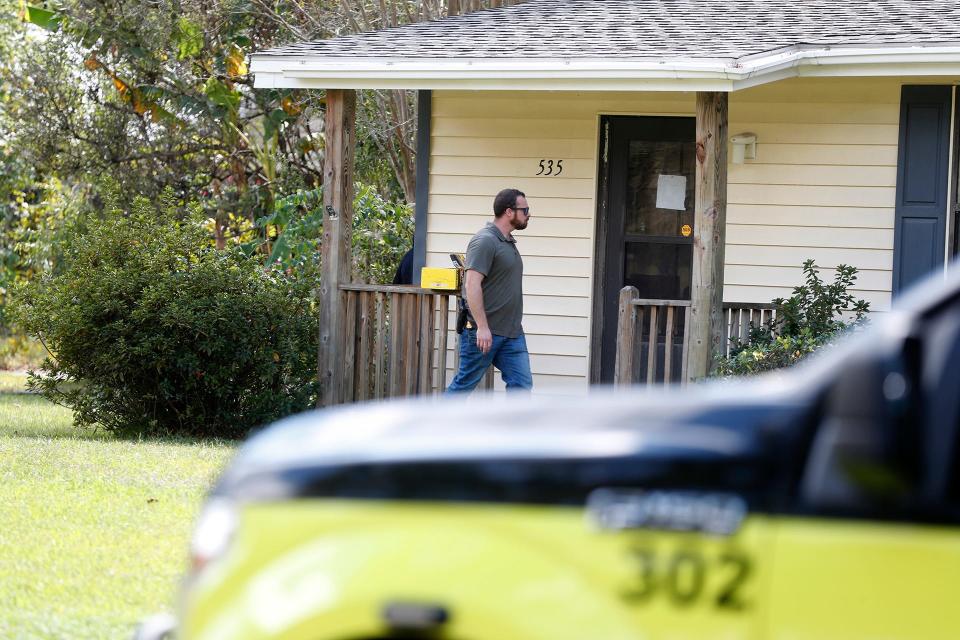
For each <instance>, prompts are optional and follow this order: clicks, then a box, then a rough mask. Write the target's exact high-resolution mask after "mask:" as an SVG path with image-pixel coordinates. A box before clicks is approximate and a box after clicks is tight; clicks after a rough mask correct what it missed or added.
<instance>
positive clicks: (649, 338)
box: [614, 287, 775, 385]
mask: <svg viewBox="0 0 960 640" xmlns="http://www.w3.org/2000/svg"><path fill="white" fill-rule="evenodd" d="M637 294H638V291H637V289H636V287H624V288H623V289H622V290H621V291H620V304H619V314H620V315H619V319H618V321H617V357H616V365H615V368H614V384H616V385H627V384H636V383H646V384H656V383H664V382H678V383H681V384H683V383H685V382H687V378H688V376H687V359H688V353H689V340H688V336H689V330H690V302H689V301H688V300H645V299H642V298H638V297H637ZM774 309H775V305H773V304H770V303H753V302H725V303H724V304H723V313H724V317H725V318H726V326H727V334H726V337H727V339H726V340H724V344H723V353H724V355H729V353H730V346H731V344H732V343H733V341H734V340H735V339H740V340H745V339H746V338H747V337H749V335H750V327H751V326H755V327H758V326H760V324H761V323H763V322H766V321H767V320H769V319H770V318H772V317H773V315H774Z"/></svg>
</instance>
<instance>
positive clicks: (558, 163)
mask: <svg viewBox="0 0 960 640" xmlns="http://www.w3.org/2000/svg"><path fill="white" fill-rule="evenodd" d="M561 173H563V160H546V159H544V160H541V161H540V171H537V175H538V176H553V177H554V178H556V177H557V176H558V175H560V174H561Z"/></svg>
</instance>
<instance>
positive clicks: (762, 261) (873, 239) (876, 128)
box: [724, 78, 902, 310]
mask: <svg viewBox="0 0 960 640" xmlns="http://www.w3.org/2000/svg"><path fill="white" fill-rule="evenodd" d="M901 82H902V81H901V80H898V79H895V78H882V79H881V78H878V79H866V78H846V79H830V80H826V79H795V80H790V81H785V82H781V83H776V84H774V85H769V86H763V87H757V88H755V89H750V90H747V91H743V92H740V93H735V94H732V95H731V100H730V133H731V134H736V133H741V132H746V131H749V132H752V133H755V134H757V139H758V142H759V144H758V147H757V157H756V159H754V160H747V161H746V162H745V163H744V164H740V165H734V164H731V165H730V166H729V180H728V183H729V187H728V194H727V199H728V209H727V245H726V255H725V257H726V269H725V286H724V299H726V300H743V301H748V302H753V301H766V300H770V299H771V298H773V297H777V296H786V295H789V293H790V291H791V289H792V288H793V287H794V286H796V285H797V284H799V283H800V280H801V278H802V273H801V270H800V268H799V266H800V263H801V262H802V261H803V260H804V259H806V258H814V259H815V260H816V261H817V264H818V265H820V266H821V267H824V269H825V272H824V273H823V274H822V275H823V277H824V278H825V279H830V278H831V276H832V274H830V273H828V272H826V270H832V269H833V268H834V267H836V266H837V265H838V264H849V265H853V266H855V267H857V268H858V269H859V270H860V276H859V278H858V281H857V284H856V285H855V291H854V293H855V294H856V295H857V296H859V297H862V298H864V299H866V300H868V301H869V302H870V303H871V307H872V308H873V309H876V310H884V309H887V308H889V305H890V288H891V278H892V268H893V222H894V205H895V194H896V178H897V139H898V127H899V125H898V123H899V117H900V85H901Z"/></svg>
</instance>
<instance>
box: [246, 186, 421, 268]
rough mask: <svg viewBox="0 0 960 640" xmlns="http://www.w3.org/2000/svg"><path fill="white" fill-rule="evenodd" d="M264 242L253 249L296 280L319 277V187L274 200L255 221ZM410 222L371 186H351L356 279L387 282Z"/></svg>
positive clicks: (408, 243) (407, 244)
mask: <svg viewBox="0 0 960 640" xmlns="http://www.w3.org/2000/svg"><path fill="white" fill-rule="evenodd" d="M257 227H258V228H260V229H262V230H263V232H264V233H263V235H264V237H266V238H267V240H266V241H264V242H263V244H262V245H261V246H259V247H256V248H258V249H262V250H264V252H265V253H266V254H267V255H268V256H269V258H268V260H267V262H268V264H270V265H276V266H280V267H282V268H283V269H286V270H288V271H289V272H291V273H293V274H296V276H297V277H299V278H307V277H312V278H314V279H316V280H319V277H320V240H321V237H322V236H323V188H319V189H313V190H309V191H299V192H297V193H294V194H292V195H288V196H285V197H283V198H279V199H278V200H277V202H276V204H275V205H274V209H273V212H272V213H271V214H270V215H268V216H264V217H262V218H260V219H259V220H257ZM413 230H414V218H413V211H412V210H411V208H410V205H408V204H406V203H403V202H396V201H389V200H384V199H383V198H382V197H381V196H380V195H379V194H378V193H377V192H376V191H375V190H374V189H373V188H372V187H369V186H366V185H357V187H356V194H355V196H354V200H353V237H352V242H351V244H352V247H351V248H352V251H351V260H352V268H353V275H354V278H356V279H357V280H359V281H362V282H368V283H374V284H389V283H390V282H392V281H393V274H394V272H395V271H396V269H397V266H398V265H399V264H400V260H401V259H402V258H403V254H404V253H406V252H407V250H408V249H410V248H411V247H412V246H413Z"/></svg>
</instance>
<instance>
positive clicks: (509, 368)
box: [447, 329, 533, 393]
mask: <svg viewBox="0 0 960 640" xmlns="http://www.w3.org/2000/svg"><path fill="white" fill-rule="evenodd" d="M491 363H492V364H493V366H495V367H496V368H497V369H500V375H501V376H503V381H504V383H506V385H507V391H529V390H530V389H532V388H533V376H532V375H531V374H530V354H529V353H527V339H526V337H525V336H524V335H523V334H522V333H521V334H520V335H519V336H517V337H516V338H508V337H506V336H497V335H495V336H493V345H492V346H491V347H490V351H487V352H486V353H481V352H480V349H479V348H478V347H477V330H476V329H464V330H463V333H462V334H460V370H459V371H457V375H456V377H454V379H453V382H451V383H450V386H449V387H447V393H469V392H470V391H473V389H474V387H476V386H477V385H478V384H480V381H481V380H482V379H483V374H485V373H486V372H487V368H488V367H489V366H490V365H491Z"/></svg>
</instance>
